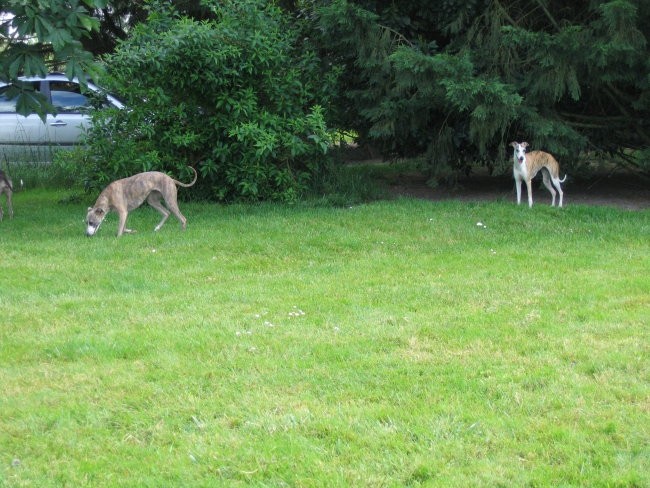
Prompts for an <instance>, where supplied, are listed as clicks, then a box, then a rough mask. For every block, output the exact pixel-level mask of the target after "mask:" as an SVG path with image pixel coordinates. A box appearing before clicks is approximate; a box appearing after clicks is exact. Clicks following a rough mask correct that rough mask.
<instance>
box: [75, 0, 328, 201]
mask: <svg viewBox="0 0 650 488" xmlns="http://www.w3.org/2000/svg"><path fill="white" fill-rule="evenodd" d="M210 8H211V10H212V12H213V14H214V17H213V18H212V19H211V20H204V21H197V20H193V19H189V18H184V17H180V16H179V15H177V14H176V13H175V12H174V11H172V10H170V9H169V7H163V6H161V5H157V6H154V7H152V9H151V13H150V15H149V18H148V20H147V22H146V23H143V24H141V25H139V26H138V27H136V28H135V29H134V31H133V32H132V35H131V36H130V37H129V39H128V40H126V41H124V42H123V43H122V44H121V45H120V46H119V48H118V49H117V51H116V52H115V53H114V54H112V55H110V56H108V57H107V59H106V65H107V71H108V73H109V77H110V78H109V81H110V84H111V86H112V88H113V89H114V90H115V91H117V92H118V93H120V94H121V95H122V97H123V98H124V101H125V103H126V105H127V107H128V110H121V111H102V112H98V113H97V114H96V115H95V120H94V125H93V129H92V130H91V132H90V133H89V137H88V143H89V149H90V150H89V152H88V153H86V154H85V155H84V156H83V157H82V158H80V161H79V162H80V164H82V165H83V166H84V167H85V168H86V173H87V174H88V182H89V184H90V186H101V185H103V184H105V183H106V182H108V181H110V180H111V179H114V178H117V177H123V176H126V175H130V174H133V173H135V172H139V171H146V170H152V169H162V170H169V171H170V172H171V173H172V174H174V176H175V177H178V178H183V176H188V177H189V175H190V172H189V170H188V169H187V168H186V166H187V165H193V166H195V167H196V168H197V170H198V171H199V173H200V176H201V178H200V179H199V183H198V185H197V187H196V188H195V191H194V192H193V193H194V194H195V195H199V196H200V197H205V198H210V199H216V200H221V201H232V200H262V199H272V200H281V201H293V200H295V199H297V198H299V197H300V195H301V194H302V193H303V192H304V191H305V190H306V189H307V188H309V186H310V184H311V183H312V181H313V180H314V178H315V177H316V176H317V175H319V174H320V172H322V170H323V168H324V164H325V160H326V152H327V148H328V146H329V142H330V135H329V132H328V130H327V127H326V124H325V115H324V111H323V109H322V108H321V105H320V103H326V102H327V97H326V96H324V95H325V94H327V93H328V88H327V79H326V78H325V79H323V78H322V77H321V76H320V74H319V71H320V64H319V61H318V59H317V57H316V56H315V55H314V53H313V52H311V50H309V49H308V47H307V46H302V45H298V38H299V36H298V31H297V30H296V29H295V28H294V27H293V26H292V25H291V23H290V22H289V21H288V19H287V18H286V17H284V16H283V14H282V12H281V11H280V10H279V9H277V8H275V7H274V6H272V5H267V4H266V2H263V1H261V0H244V1H234V0H233V1H225V2H216V1H214V2H212V3H210Z"/></svg>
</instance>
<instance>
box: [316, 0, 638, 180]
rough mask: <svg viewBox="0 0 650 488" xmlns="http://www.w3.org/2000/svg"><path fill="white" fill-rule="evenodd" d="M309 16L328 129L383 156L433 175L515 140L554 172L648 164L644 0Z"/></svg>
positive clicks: (377, 4) (535, 0) (378, 9)
mask: <svg viewBox="0 0 650 488" xmlns="http://www.w3.org/2000/svg"><path fill="white" fill-rule="evenodd" d="M312 14H313V16H314V26H317V28H315V29H314V31H313V34H312V35H313V36H314V37H315V38H316V39H317V41H316V42H317V43H318V44H319V46H320V47H321V49H322V53H323V55H324V57H326V58H329V60H330V61H331V62H332V63H333V64H335V65H338V66H340V67H341V71H342V74H341V76H340V78H339V82H340V85H339V94H340V99H339V100H338V104H337V105H336V107H337V108H338V110H336V111H333V116H334V121H335V123H336V124H337V125H338V126H340V127H344V128H349V129H353V130H355V131H357V132H358V133H359V135H360V137H361V138H362V139H364V140H370V141H372V142H373V143H374V144H376V145H377V146H379V148H380V149H381V150H382V152H383V153H384V154H385V155H387V156H411V155H415V154H423V155H424V156H425V160H426V161H427V165H428V168H429V169H430V171H431V173H432V175H433V176H444V175H446V174H449V172H450V171H453V170H458V169H464V168H465V167H466V165H467V164H468V162H475V161H484V162H486V163H490V164H491V162H492V161H495V160H496V161H501V162H503V161H504V160H505V156H506V155H507V150H506V148H507V145H508V143H509V142H510V141H511V140H514V139H518V140H523V139H525V140H527V141H528V142H530V143H531V144H532V145H533V146H534V147H538V148H544V149H546V150H548V151H551V152H553V153H555V154H556V155H558V157H560V158H561V160H562V161H563V163H564V164H565V165H568V164H571V163H573V162H575V161H576V159H575V158H574V156H576V155H577V154H578V153H579V152H580V151H592V152H608V153H614V152H615V153H617V154H618V155H620V156H622V157H625V158H627V159H628V161H629V162H631V163H632V164H635V165H637V166H643V165H646V168H647V167H648V166H647V164H648V163H647V162H646V161H647V159H648V158H647V157H645V156H646V155H648V152H647V148H648V146H649V144H648V142H649V141H650V121H649V118H648V109H649V103H650V56H649V53H648V45H647V38H648V29H649V27H648V26H649V25H650V22H649V21H650V5H649V4H648V2H642V1H640V0H637V1H634V0H613V1H580V2H571V3H567V2H560V1H554V0H500V1H499V0H473V1H461V0H443V1H439V2H428V1H424V0H421V1H381V0H377V1H357V2H352V1H348V0H333V1H331V2H325V3H319V4H318V5H316V6H314V8H313V10H312ZM630 149H633V150H637V151H635V154H636V155H637V157H636V158H634V159H632V158H630V157H629V150H630Z"/></svg>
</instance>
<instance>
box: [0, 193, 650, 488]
mask: <svg viewBox="0 0 650 488" xmlns="http://www.w3.org/2000/svg"><path fill="white" fill-rule="evenodd" d="M65 196H66V195H65V194H64V193H61V192H54V191H50V190H32V191H25V192H22V193H17V194H15V196H14V207H15V213H16V215H15V218H14V219H13V220H8V219H5V220H4V221H3V222H1V223H0V249H1V253H2V255H1V256H2V258H1V262H0V486H11V487H13V486H34V487H50V486H70V487H83V486H92V487H114V486H132V487H142V486H148V487H163V486H206V487H207V486H247V485H251V486H300V487H312V486H313V487H325V486H327V487H334V486H341V487H347V486H367V487H377V486H486V487H493V486H589V487H591V486H630V487H632V486H635V487H643V486H650V212H648V211H637V212H630V211H623V210H616V209H611V208H603V207H599V208H596V207H585V206H571V205H569V206H567V207H566V208H564V209H562V210H558V209H551V208H550V207H546V206H543V205H536V206H535V207H533V209H528V208H527V207H526V206H521V207H517V206H516V205H514V204H512V202H501V203H484V204H479V203H476V204H469V203H460V202H446V203H434V202H427V201H416V200H397V201H385V202H378V203H372V204H365V205H359V206H353V207H351V208H328V207H318V206H313V205H312V206H309V205H297V206H281V205H259V206H244V205H234V206H218V205H211V204H202V203H182V202H181V209H182V211H183V213H184V214H185V215H186V217H187V218H188V228H187V230H186V231H185V232H182V231H181V230H180V228H179V226H178V222H177V221H175V220H174V219H173V218H170V220H169V221H168V223H167V224H166V225H165V227H164V228H163V229H162V230H161V231H160V232H159V233H154V232H153V228H154V226H155V225H156V223H157V222H158V214H157V213H156V212H155V211H153V210H151V209H149V208H148V207H144V208H142V209H140V210H137V211H135V212H134V213H132V214H131V216H130V219H129V225H130V227H132V228H134V229H137V230H138V233H136V234H133V235H125V236H124V237H122V238H120V239H116V238H115V231H116V228H117V218H116V216H115V214H111V215H110V216H109V218H108V220H107V221H106V222H105V223H104V225H103V226H102V228H101V230H100V231H99V234H98V235H97V236H96V237H94V238H86V237H85V236H84V224H83V218H84V216H85V210H86V208H87V206H88V205H89V204H91V203H92V198H91V197H88V201H82V202H79V203H59V201H60V200H61V199H63V198H64V197H65ZM3 203H4V202H3ZM479 222H480V223H481V224H483V225H477V224H478V223H479Z"/></svg>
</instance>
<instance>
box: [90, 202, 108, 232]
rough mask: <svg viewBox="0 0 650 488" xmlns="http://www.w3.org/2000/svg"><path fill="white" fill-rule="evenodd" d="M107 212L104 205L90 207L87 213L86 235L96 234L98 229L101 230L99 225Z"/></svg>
mask: <svg viewBox="0 0 650 488" xmlns="http://www.w3.org/2000/svg"><path fill="white" fill-rule="evenodd" d="M106 213H107V212H106V210H104V209H103V208H102V207H88V213H87V214H86V235H87V236H88V237H90V236H93V235H95V233H96V232H97V230H99V226H100V225H102V222H103V221H104V218H105V217H106Z"/></svg>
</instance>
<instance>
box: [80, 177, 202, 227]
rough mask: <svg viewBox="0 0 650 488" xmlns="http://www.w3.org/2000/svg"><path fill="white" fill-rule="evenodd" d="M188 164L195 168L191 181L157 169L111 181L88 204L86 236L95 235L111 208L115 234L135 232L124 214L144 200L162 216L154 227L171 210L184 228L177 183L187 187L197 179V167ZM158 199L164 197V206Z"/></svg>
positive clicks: (160, 225)
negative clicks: (176, 177) (184, 181)
mask: <svg viewBox="0 0 650 488" xmlns="http://www.w3.org/2000/svg"><path fill="white" fill-rule="evenodd" d="M189 168H190V169H191V170H192V171H194V179H193V180H192V182H191V183H181V182H180V181H176V180H175V179H173V178H170V177H169V176H167V175H166V174H165V173H160V172H158V171H148V172H146V173H139V174H137V175H134V176H130V177H129V178H124V179H121V180H116V181H114V182H113V183H111V184H110V185H108V186H107V187H106V188H105V189H104V191H102V192H101V193H100V194H99V197H97V201H96V202H95V205H93V206H92V207H90V208H88V214H87V215H86V225H87V227H86V235H87V236H89V237H90V236H92V235H94V234H95V233H96V232H97V229H99V226H100V225H101V224H102V222H103V221H104V218H105V217H106V214H107V213H108V212H110V211H111V210H114V211H115V212H117V215H118V216H119V219H120V223H119V225H118V227H117V237H120V236H121V235H122V234H124V233H125V232H127V233H131V232H135V231H133V230H131V229H127V228H126V218H127V216H128V215H129V212H130V211H131V210H135V209H136V208H138V207H139V206H140V205H142V204H143V203H144V201H145V200H146V201H147V203H149V205H151V206H152V207H153V208H155V209H156V210H158V211H159V212H160V213H161V214H162V216H163V217H162V220H161V221H160V223H159V224H158V225H157V226H156V228H155V229H154V230H156V231H159V230H160V228H161V227H162V226H163V224H164V223H165V221H166V220H167V218H168V217H169V213H170V212H171V213H173V214H174V216H175V217H176V218H177V219H178V220H179V221H180V223H181V227H182V228H183V230H185V225H186V224H187V219H186V218H185V217H184V216H183V214H182V213H181V211H180V210H179V208H178V202H177V201H176V198H177V195H178V192H177V188H176V186H182V187H184V188H189V187H190V186H192V185H193V184H194V183H196V179H197V178H198V175H197V173H196V170H195V169H194V168H192V167H191V166H190V167H189ZM161 199H164V200H165V203H166V204H167V208H165V207H164V206H163V205H162V203H160V200H161Z"/></svg>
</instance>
